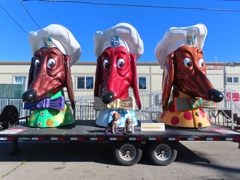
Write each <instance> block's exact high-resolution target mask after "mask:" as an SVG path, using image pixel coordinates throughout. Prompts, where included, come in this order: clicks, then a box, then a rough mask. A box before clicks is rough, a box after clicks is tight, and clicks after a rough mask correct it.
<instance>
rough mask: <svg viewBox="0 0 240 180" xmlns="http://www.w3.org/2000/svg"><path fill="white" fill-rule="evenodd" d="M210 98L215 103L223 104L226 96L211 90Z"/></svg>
mask: <svg viewBox="0 0 240 180" xmlns="http://www.w3.org/2000/svg"><path fill="white" fill-rule="evenodd" d="M208 97H209V98H210V99H211V100H213V101H215V102H221V101H222V100H223V97H224V96H223V94H222V93H221V92H220V91H218V90H216V89H211V90H209V91H208Z"/></svg>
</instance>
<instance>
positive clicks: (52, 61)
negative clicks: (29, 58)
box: [47, 59, 56, 68]
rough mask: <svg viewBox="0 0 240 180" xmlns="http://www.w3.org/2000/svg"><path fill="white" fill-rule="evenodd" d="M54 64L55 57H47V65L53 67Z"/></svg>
mask: <svg viewBox="0 0 240 180" xmlns="http://www.w3.org/2000/svg"><path fill="white" fill-rule="evenodd" d="M55 64H56V61H55V59H49V60H48V62H47V67H48V68H53V67H54V66H55Z"/></svg>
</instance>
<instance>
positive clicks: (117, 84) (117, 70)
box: [94, 46, 141, 109]
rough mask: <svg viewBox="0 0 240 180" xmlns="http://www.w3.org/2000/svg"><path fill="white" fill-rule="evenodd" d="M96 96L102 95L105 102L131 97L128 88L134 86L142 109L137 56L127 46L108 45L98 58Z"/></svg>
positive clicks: (138, 103)
mask: <svg viewBox="0 0 240 180" xmlns="http://www.w3.org/2000/svg"><path fill="white" fill-rule="evenodd" d="M95 75H96V77H95V87H94V96H95V97H101V98H102V101H103V102H104V103H105V104H108V103H110V102H112V101H113V100H115V99H125V98H127V97H129V94H128V89H129V88H130V87H132V88H133V92H134V95H135V98H136V103H137V106H138V108H139V109H141V102H140V96H139V92H138V88H137V66H136V56H135V55H134V54H131V53H129V52H128V51H127V50H126V48H125V47H123V46H119V47H108V48H107V49H105V50H104V51H103V53H102V54H101V55H100V56H99V57H98V59H97V68H96V74H95Z"/></svg>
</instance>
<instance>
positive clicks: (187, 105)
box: [174, 97, 216, 111]
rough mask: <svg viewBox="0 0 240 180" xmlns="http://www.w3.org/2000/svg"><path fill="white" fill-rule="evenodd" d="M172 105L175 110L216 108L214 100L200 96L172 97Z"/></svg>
mask: <svg viewBox="0 0 240 180" xmlns="http://www.w3.org/2000/svg"><path fill="white" fill-rule="evenodd" d="M174 107H175V109H176V110H180V111H181V110H187V109H198V108H200V109H202V108H216V102H214V101H207V100H205V99H202V98H199V97H197V98H179V97H174Z"/></svg>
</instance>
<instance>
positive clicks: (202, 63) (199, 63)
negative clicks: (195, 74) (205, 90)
mask: <svg viewBox="0 0 240 180" xmlns="http://www.w3.org/2000/svg"><path fill="white" fill-rule="evenodd" d="M198 66H199V67H203V66H204V59H203V58H201V59H200V60H199V61H198Z"/></svg>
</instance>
